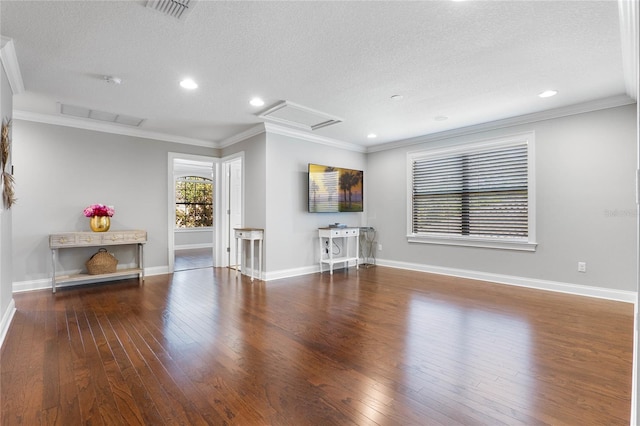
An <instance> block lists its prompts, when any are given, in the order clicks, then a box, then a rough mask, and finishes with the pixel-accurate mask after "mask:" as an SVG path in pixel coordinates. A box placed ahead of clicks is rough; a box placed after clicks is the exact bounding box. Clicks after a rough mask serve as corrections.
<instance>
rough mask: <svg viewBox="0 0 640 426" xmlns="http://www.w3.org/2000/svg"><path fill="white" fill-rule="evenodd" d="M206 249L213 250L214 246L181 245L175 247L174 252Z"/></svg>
mask: <svg viewBox="0 0 640 426" xmlns="http://www.w3.org/2000/svg"><path fill="white" fill-rule="evenodd" d="M204 248H210V249H211V250H213V244H211V243H202V244H182V245H179V246H174V247H173V250H174V251H178V250H197V249H204Z"/></svg>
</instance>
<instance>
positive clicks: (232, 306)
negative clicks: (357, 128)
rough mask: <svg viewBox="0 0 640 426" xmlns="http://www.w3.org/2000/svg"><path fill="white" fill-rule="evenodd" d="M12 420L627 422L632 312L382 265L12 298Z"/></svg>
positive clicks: (178, 277) (8, 346)
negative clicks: (255, 279) (286, 276)
mask: <svg viewBox="0 0 640 426" xmlns="http://www.w3.org/2000/svg"><path fill="white" fill-rule="evenodd" d="M15 301H16V306H17V309H18V311H17V313H16V315H15V318H14V320H13V323H12V324H11V327H10V330H9V333H8V335H7V338H6V341H5V343H4V345H3V347H2V352H1V353H0V356H1V358H0V363H1V368H0V373H1V381H0V386H1V387H0V392H1V409H2V420H1V423H2V424H3V425H38V424H46V425H53V424H58V425H81V424H92V425H93V424H95V425H205V424H209V425H227V424H229V425H231V424H234V425H235V424H237V425H545V424H546V425H628V424H629V415H630V394H631V370H632V334H633V306H632V305H631V304H626V303H620V302H612V301H604V300H596V299H590V298H584V297H577V296H570V295H563V294H556V293H549V292H541V291H535V290H529V289H524V288H516V287H509V286H504V285H496V284H490V283H484V282H480V281H471V280H464V279H458V278H451V277H442V276H437V275H430V274H425V273H420V272H410V271H402V270H395V269H390V268H384V267H374V268H369V269H360V270H359V271H356V270H355V269H353V268H352V269H349V270H348V271H344V270H342V271H337V272H336V273H335V274H334V275H333V276H330V275H328V274H324V275H319V274H313V275H308V276H303V277H297V278H291V279H283V280H276V281H271V282H268V283H263V282H254V283H253V284H252V283H251V282H250V281H249V280H248V279H247V278H246V277H242V278H238V279H237V280H236V278H235V277H234V271H229V270H227V269H219V268H209V269H194V270H189V271H182V272H177V273H175V274H173V275H164V276H153V277H147V279H146V282H145V283H144V285H142V286H138V284H137V281H135V280H131V281H121V282H117V283H109V284H107V283H105V284H101V285H93V286H82V287H74V288H66V289H60V290H59V291H58V292H57V293H56V294H55V295H54V294H51V292H50V291H38V292H31V293H21V294H16V295H15Z"/></svg>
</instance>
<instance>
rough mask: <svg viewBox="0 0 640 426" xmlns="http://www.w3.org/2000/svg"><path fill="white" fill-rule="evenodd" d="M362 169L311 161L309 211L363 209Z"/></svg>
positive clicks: (331, 211) (334, 211)
mask: <svg viewBox="0 0 640 426" xmlns="http://www.w3.org/2000/svg"><path fill="white" fill-rule="evenodd" d="M363 177H364V173H363V171H362V170H353V169H345V168H342V167H332V166H322V165H320V164H312V163H309V212H310V213H337V212H361V211H363V206H364V203H363V197H362V195H363Z"/></svg>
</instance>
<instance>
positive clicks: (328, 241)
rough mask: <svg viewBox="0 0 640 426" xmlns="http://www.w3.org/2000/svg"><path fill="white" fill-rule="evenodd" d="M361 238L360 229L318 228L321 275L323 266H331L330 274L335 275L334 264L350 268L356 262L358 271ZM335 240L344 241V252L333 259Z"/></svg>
mask: <svg viewBox="0 0 640 426" xmlns="http://www.w3.org/2000/svg"><path fill="white" fill-rule="evenodd" d="M359 236H360V229H359V228H318V237H319V241H320V273H322V265H323V264H326V265H329V273H330V274H331V275H333V265H334V264H336V263H344V264H345V267H347V268H348V267H349V262H351V261H355V264H356V269H358V253H360V247H359ZM334 238H341V239H342V252H341V253H340V256H339V257H333V239H334Z"/></svg>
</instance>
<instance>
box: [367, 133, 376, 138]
mask: <svg viewBox="0 0 640 426" xmlns="http://www.w3.org/2000/svg"><path fill="white" fill-rule="evenodd" d="M377 137H378V135H376V134H375V133H369V134H368V135H367V138H369V139H375V138H377Z"/></svg>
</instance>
